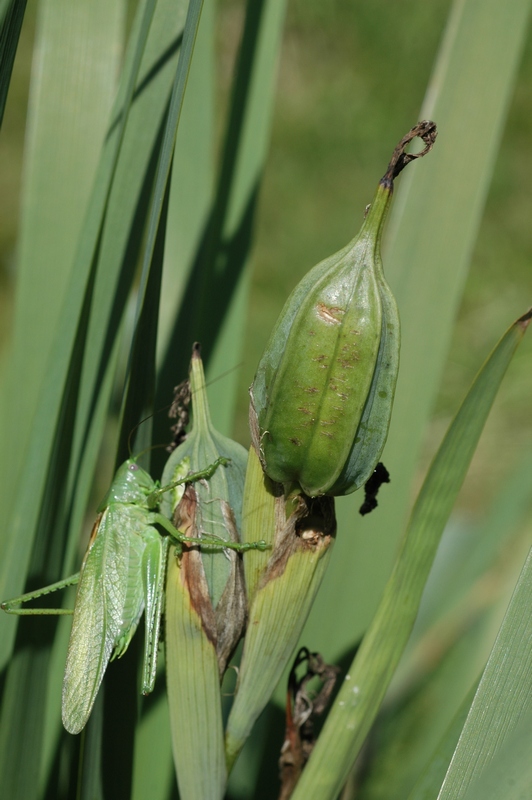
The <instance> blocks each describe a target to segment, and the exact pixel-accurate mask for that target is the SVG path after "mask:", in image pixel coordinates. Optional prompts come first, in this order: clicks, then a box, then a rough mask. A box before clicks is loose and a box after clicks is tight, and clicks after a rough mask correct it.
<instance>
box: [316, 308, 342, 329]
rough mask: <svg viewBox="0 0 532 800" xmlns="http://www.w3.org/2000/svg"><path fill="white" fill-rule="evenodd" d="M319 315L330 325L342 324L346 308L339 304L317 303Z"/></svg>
mask: <svg viewBox="0 0 532 800" xmlns="http://www.w3.org/2000/svg"><path fill="white" fill-rule="evenodd" d="M316 313H317V315H318V317H319V318H320V319H321V320H323V322H327V323H328V324H329V325H340V324H341V321H342V317H343V316H344V314H345V310H344V309H343V308H340V307H339V306H327V305H325V303H316Z"/></svg>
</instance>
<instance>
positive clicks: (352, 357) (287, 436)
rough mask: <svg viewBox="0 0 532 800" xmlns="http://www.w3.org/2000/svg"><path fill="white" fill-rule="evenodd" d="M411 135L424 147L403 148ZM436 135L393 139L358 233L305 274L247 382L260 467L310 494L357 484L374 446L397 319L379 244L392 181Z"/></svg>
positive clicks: (392, 374) (390, 392) (385, 402)
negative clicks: (390, 153) (416, 149)
mask: <svg viewBox="0 0 532 800" xmlns="http://www.w3.org/2000/svg"><path fill="white" fill-rule="evenodd" d="M416 136H419V137H420V138H421V139H423V141H424V143H425V148H424V150H422V151H421V152H420V153H418V154H416V155H411V154H406V153H405V148H406V145H407V144H408V143H409V142H410V141H411V140H412V139H414V138H415V137H416ZM435 138H436V126H435V125H434V123H433V122H426V121H425V122H420V123H418V125H416V126H415V127H414V128H412V130H411V131H410V132H409V133H408V134H407V135H406V136H405V137H404V138H403V139H402V140H401V142H399V144H398V145H397V147H396V149H395V151H394V154H393V156H392V160H391V161H390V164H389V166H388V170H387V171H386V174H385V175H384V177H383V178H382V179H381V181H380V183H379V186H378V188H377V192H376V194H375V197H374V200H373V203H372V204H371V207H370V208H369V210H368V213H367V215H366V218H365V220H364V223H363V225H362V228H361V230H360V232H359V234H358V235H357V236H356V237H355V238H354V239H353V240H352V241H351V242H350V243H349V244H348V245H347V246H346V247H344V248H343V250H340V251H339V252H338V253H335V254H334V255H333V256H330V257H329V258H327V259H325V261H322V262H321V263H320V264H318V265H317V266H316V267H314V268H313V269H312V270H310V272H309V273H307V275H306V276H305V277H304V278H303V280H302V281H301V282H300V283H299V284H298V286H296V288H295V289H294V291H293V292H292V294H291V295H290V297H289V298H288V301H287V302H286V304H285V307H284V309H283V311H282V312H281V316H280V317H279V319H278V321H277V324H276V325H275V328H274V330H273V332H272V335H271V337H270V341H269V343H268V346H267V347H266V350H265V352H264V355H263V356H262V359H261V361H260V363H259V367H258V370H257V374H256V376H255V380H254V382H253V385H252V387H251V407H250V424H251V432H252V438H253V443H254V445H255V447H256V449H257V452H258V453H259V455H260V458H261V461H262V465H263V468H264V470H265V472H266V474H267V475H268V476H269V477H270V478H271V479H272V480H274V481H278V482H280V483H283V484H291V483H296V484H298V485H299V487H300V488H301V490H302V491H303V492H305V494H307V495H310V496H311V497H314V496H317V495H322V494H327V495H333V496H335V495H344V494H348V493H350V492H354V491H355V490H356V489H358V488H359V487H360V486H362V485H363V484H364V483H365V482H366V481H367V480H368V478H369V477H370V475H371V474H372V472H373V470H374V468H375V466H376V464H377V462H378V461H379V458H380V455H381V453H382V450H383V447H384V444H385V442H386V437H387V433H388V427H389V423H390V416H391V410H392V403H393V396H394V392H395V384H396V380H397V371H398V366H399V317H398V313H397V307H396V304H395V299H394V297H393V295H392V293H391V290H390V288H389V286H388V284H387V283H386V280H385V278H384V274H383V270H382V261H381V256H380V243H381V237H382V230H383V225H384V220H385V217H386V212H387V210H388V207H389V205H390V202H391V198H392V192H393V181H394V178H395V177H396V176H397V175H398V174H399V172H400V171H401V170H402V169H403V168H404V167H405V166H406V164H407V163H409V161H411V160H412V159H414V158H419V157H420V156H423V155H425V154H426V153H427V152H428V151H429V150H430V149H431V148H432V145H433V143H434V140H435Z"/></svg>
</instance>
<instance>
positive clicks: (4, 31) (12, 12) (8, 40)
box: [0, 0, 26, 130]
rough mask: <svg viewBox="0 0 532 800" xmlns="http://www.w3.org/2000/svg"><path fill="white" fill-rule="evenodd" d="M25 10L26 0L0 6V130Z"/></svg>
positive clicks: (14, 0)
mask: <svg viewBox="0 0 532 800" xmlns="http://www.w3.org/2000/svg"><path fill="white" fill-rule="evenodd" d="M25 11H26V0H19V2H17V1H16V0H13V2H12V3H11V5H10V6H9V7H7V6H6V8H5V9H4V8H0V26H1V28H0V130H1V128H2V122H3V120H4V111H5V107H6V100H7V93H8V90H9V82H10V80H11V73H12V71H13V63H14V61H15V54H16V52H17V45H18V40H19V36H20V31H21V29H22V23H23V21H24V12H25Z"/></svg>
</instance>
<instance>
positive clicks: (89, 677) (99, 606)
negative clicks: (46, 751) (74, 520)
mask: <svg viewBox="0 0 532 800" xmlns="http://www.w3.org/2000/svg"><path fill="white" fill-rule="evenodd" d="M228 463H229V459H226V458H219V459H217V460H216V461H215V462H214V463H213V464H211V465H210V466H209V467H207V468H206V469H204V470H202V471H201V472H196V473H193V474H189V475H187V476H186V477H183V478H180V479H179V480H176V481H174V482H173V483H171V484H169V485H168V486H163V487H160V486H159V485H158V483H156V482H155V481H154V480H153V479H152V478H151V476H150V475H149V474H148V473H147V472H146V471H145V470H143V469H142V468H141V467H139V466H138V464H137V463H136V462H135V460H134V459H128V460H127V461H125V462H124V463H123V464H122V465H121V466H120V467H119V469H118V470H117V472H116V475H115V477H114V480H113V482H112V484H111V487H110V489H109V491H108V493H107V495H106V496H105V498H104V500H103V501H102V503H101V504H100V506H99V508H98V516H97V517H96V521H95V523H94V527H93V529H92V533H91V537H90V540H89V544H88V547H87V552H86V554H85V557H84V559H83V563H82V565H81V570H80V571H79V572H78V573H76V574H75V575H72V576H70V577H69V578H65V579H64V580H62V581H58V582H57V583H54V584H52V585H50V586H46V587H44V588H43V589H39V590H38V591H35V592H30V593H28V594H24V595H21V596H20V597H15V598H13V599H12V600H8V601H7V602H5V603H2V604H1V608H2V609H3V610H4V611H6V612H7V613H9V614H72V613H73V615H74V618H73V621H72V632H71V634H70V642H69V645H68V653H67V660H66V666H65V675H64V680H63V699H62V716H63V724H64V726H65V728H66V729H67V731H69V732H70V733H80V731H81V730H82V729H83V728H84V727H85V725H86V723H87V720H88V718H89V716H90V713H91V711H92V707H93V705H94V701H95V699H96V695H97V693H98V690H99V688H100V684H101V682H102V679H103V676H104V673H105V670H106V668H107V664H108V663H109V661H110V660H112V659H114V658H117V657H120V656H122V655H123V654H124V653H125V652H126V650H127V647H128V645H129V643H130V641H131V639H132V637H133V635H134V633H135V631H136V628H137V625H138V622H139V619H140V617H141V615H142V612H143V611H144V610H145V614H146V616H145V624H146V638H145V645H144V662H143V675H142V693H143V694H149V692H151V691H152V689H153V685H154V682H155V671H156V666H157V647H158V641H159V628H160V619H161V610H162V598H163V587H164V579H165V569H166V557H167V552H168V546H169V543H170V542H171V543H172V544H174V545H176V546H177V548H178V550H179V548H181V547H182V545H199V546H201V547H217V548H220V549H222V548H223V549H225V548H231V549H234V550H238V551H244V550H249V549H258V550H264V549H266V547H267V545H266V543H265V542H264V541H258V542H251V543H247V544H240V543H237V542H227V541H225V540H223V541H220V540H218V539H216V538H213V537H202V538H191V537H187V536H184V535H183V534H182V533H181V532H180V531H178V530H177V528H175V527H174V526H173V525H172V523H171V522H170V521H169V520H168V519H167V518H166V517H164V516H163V515H162V514H160V513H158V511H156V510H155V509H157V507H158V505H159V500H160V498H161V496H162V495H163V494H164V492H167V491H169V490H170V489H173V488H174V487H176V486H179V485H184V484H186V483H192V482H195V481H200V480H208V479H209V478H210V477H211V476H212V475H213V474H214V472H215V470H216V469H217V468H218V467H220V466H222V465H224V466H225V465H227V464H228ZM156 524H157V525H160V526H161V527H162V528H164V530H165V531H166V533H167V534H168V535H167V536H162V535H161V534H160V533H159V532H158V531H157V529H156V528H155V527H154V525H156ZM75 583H77V584H78V589H77V594H76V602H75V604H74V610H73V611H72V610H71V609H21V608H18V607H16V606H18V605H20V604H21V603H25V602H27V601H28V600H32V599H35V598H37V597H41V596H42V595H45V594H49V593H50V592H54V591H56V590H58V589H63V588H65V587H66V586H70V585H72V584H75Z"/></svg>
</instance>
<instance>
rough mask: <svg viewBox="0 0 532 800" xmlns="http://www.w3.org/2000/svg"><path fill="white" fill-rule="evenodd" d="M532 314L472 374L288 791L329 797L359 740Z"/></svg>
mask: <svg viewBox="0 0 532 800" xmlns="http://www.w3.org/2000/svg"><path fill="white" fill-rule="evenodd" d="M531 317H532V312H528V313H527V314H525V315H524V316H523V317H521V318H520V319H519V320H517V322H516V323H514V325H512V326H511V327H510V328H509V330H508V331H507V332H506V333H505V335H504V336H503V337H502V339H501V340H500V341H499V343H498V344H497V346H496V347H495V349H494V350H493V352H492V354H491V355H490V357H489V358H488V360H487V361H486V363H485V364H484V366H483V367H482V369H481V370H480V372H479V374H478V375H477V377H476V379H475V381H474V383H473V385H472V387H471V389H470V390H469V392H468V394H467V397H466V398H465V400H464V402H463V403H462V405H461V407H460V409H459V411H458V413H457V415H456V417H455V419H454V420H453V422H452V424H451V426H450V428H449V430H448V432H447V434H446V436H445V438H444V440H443V442H442V444H441V446H440V448H439V450H438V452H437V454H436V456H435V458H434V461H433V463H432V465H431V467H430V469H429V472H428V473H427V476H426V478H425V481H424V483H423V486H422V488H421V491H420V493H419V495H418V498H417V500H416V503H415V505H414V508H413V511H412V515H411V517H410V521H409V523H408V526H407V530H406V532H405V535H404V537H403V540H402V543H401V547H400V551H399V554H398V557H397V560H396V563H395V566H394V569H393V572H392V575H391V577H390V579H389V581H388V583H387V584H386V588H385V591H384V594H383V597H382V600H381V603H380V605H379V608H378V610H377V613H376V615H375V617H374V619H373V622H372V623H371V625H370V628H369V630H368V632H367V634H366V636H365V638H364V640H363V642H362V646H361V648H360V650H359V652H358V654H357V657H356V658H355V661H354V662H353V664H352V665H351V669H350V670H349V673H348V674H347V675H346V677H345V679H344V682H343V685H342V687H341V689H340V691H339V693H338V696H337V698H336V701H335V703H334V706H333V708H332V710H331V712H330V714H329V716H328V718H327V721H326V723H325V726H324V728H323V730H322V733H321V735H320V737H319V739H318V742H317V744H316V747H315V749H314V751H313V753H312V755H311V757H310V760H309V763H308V764H307V766H306V768H305V770H304V772H303V776H302V778H301V780H300V781H299V784H298V786H297V788H296V791H295V793H294V795H293V798H294V800H297V798H304V797H308V795H309V793H310V792H311V791H312V792H314V794H315V795H317V796H319V797H320V800H327V798H331V800H332V798H334V797H336V796H337V794H338V792H339V791H340V789H341V787H342V784H343V782H344V781H345V779H346V777H347V775H348V773H349V769H350V767H351V766H352V764H353V763H354V761H355V759H356V756H357V754H358V752H359V750H360V748H361V747H362V744H363V743H364V739H365V737H366V734H367V732H368V730H369V728H370V726H371V724H372V722H373V720H374V719H375V716H376V714H377V711H378V709H379V705H380V703H381V701H382V698H383V697H384V694H385V692H386V689H387V687H388V685H389V682H390V680H391V678H392V675H393V673H394V671H395V668H396V667H397V663H398V661H399V659H400V657H401V654H402V653H403V650H404V648H405V646H406V643H407V641H408V637H409V636H410V632H411V630H412V626H413V624H414V622H415V618H416V615H417V611H418V607H419V603H420V600H421V595H422V592H423V589H424V586H425V583H426V580H427V577H428V574H429V572H430V569H431V566H432V562H433V560H434V556H435V554H436V550H437V547H438V544H439V541H440V537H441V534H442V532H443V529H444V526H445V524H446V522H447V519H448V518H449V515H450V513H451V510H452V507H453V505H454V502H455V500H456V496H457V494H458V491H459V489H460V487H461V485H462V482H463V479H464V477H465V474H466V472H467V469H468V467H469V463H470V461H471V458H472V457H473V453H474V451H475V448H476V445H477V443H478V439H479V437H480V434H481V432H482V428H483V427H484V423H485V421H486V418H487V416H488V413H489V410H490V408H491V405H492V403H493V400H494V398H495V395H496V393H497V390H498V388H499V386H500V383H501V381H502V378H503V376H504V374H505V372H506V369H507V367H508V364H509V363H510V361H511V359H512V356H513V354H514V352H515V350H516V348H517V345H518V344H519V342H520V341H521V339H522V337H523V334H524V332H525V330H526V327H527V326H528V323H529V321H530V319H531Z"/></svg>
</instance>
